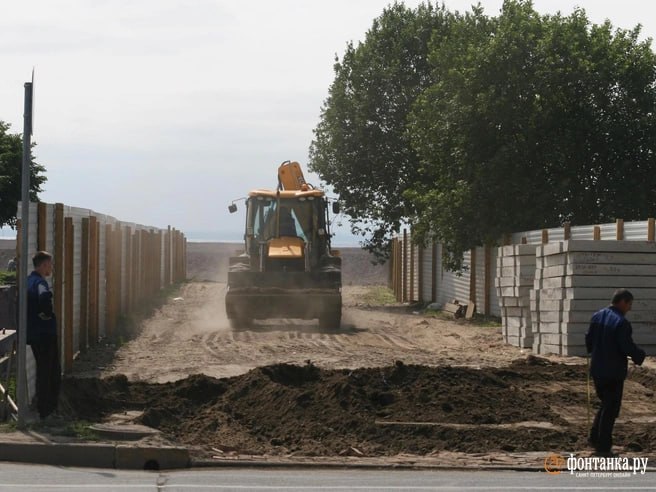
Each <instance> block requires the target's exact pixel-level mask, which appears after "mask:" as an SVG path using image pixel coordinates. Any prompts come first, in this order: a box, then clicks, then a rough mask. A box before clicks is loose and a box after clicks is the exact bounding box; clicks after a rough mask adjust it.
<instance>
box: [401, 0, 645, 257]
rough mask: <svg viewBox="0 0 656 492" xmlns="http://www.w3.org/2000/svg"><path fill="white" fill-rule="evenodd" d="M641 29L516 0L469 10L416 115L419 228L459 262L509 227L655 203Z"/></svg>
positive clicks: (632, 213) (612, 213) (437, 62)
mask: <svg viewBox="0 0 656 492" xmlns="http://www.w3.org/2000/svg"><path fill="white" fill-rule="evenodd" d="M639 34H640V29H639V27H638V28H635V29H633V30H630V31H626V30H613V27H612V25H611V24H610V23H609V22H606V23H604V24H603V25H592V24H591V23H590V22H589V20H588V19H587V17H586V15H585V12H584V11H582V10H575V11H574V12H573V13H572V14H571V15H569V16H567V17H563V16H561V15H560V14H559V15H554V16H549V15H540V14H538V13H537V12H536V11H535V10H534V9H533V6H532V3H531V2H529V1H518V0H507V1H506V2H504V5H503V9H502V12H501V14H500V16H499V17H497V18H494V19H489V18H486V17H485V16H484V15H483V14H482V12H481V11H480V10H477V9H475V10H474V11H473V13H472V14H470V15H467V16H465V17H463V18H461V19H460V21H459V24H458V25H457V26H455V27H454V28H453V29H452V30H451V32H449V33H448V34H447V36H445V37H442V38H440V39H439V43H437V44H435V45H434V46H433V47H432V50H431V53H430V56H429V59H430V62H431V65H432V66H433V71H432V74H431V78H432V82H433V83H432V84H431V86H430V87H429V88H427V89H426V90H425V91H424V92H423V93H422V94H421V95H420V96H419V97H418V98H417V101H416V103H415V106H414V109H413V112H412V115H411V117H410V123H409V126H408V132H409V134H410V135H411V139H412V145H413V148H414V150H415V151H416V154H417V156H418V158H419V162H420V165H419V171H418V179H416V180H415V181H414V183H412V185H411V186H408V187H407V189H406V191H405V198H406V200H407V201H408V202H409V203H410V204H411V207H408V210H410V211H411V212H412V214H411V217H410V219H411V220H412V222H413V223H414V224H416V227H415V231H416V233H417V236H418V238H419V239H425V238H427V237H436V238H438V239H439V240H440V241H442V242H443V244H444V246H445V250H446V251H447V253H448V259H449V260H450V261H449V264H450V266H451V267H452V268H454V269H457V268H459V267H460V265H461V258H462V253H463V252H464V251H467V250H468V249H470V248H472V247H474V246H477V245H480V244H482V243H488V244H493V243H494V242H496V241H497V240H498V239H499V238H500V237H501V236H502V234H503V233H505V232H512V231H519V230H526V229H535V228H540V227H549V226H551V227H553V226H557V225H559V224H561V223H562V222H564V221H572V222H574V223H578V224H585V223H596V222H600V221H608V220H613V219H614V218H615V217H626V218H640V217H647V216H648V215H651V214H653V210H654V207H655V206H656V193H655V191H656V173H654V172H653V170H654V168H655V167H654V165H655V164H656V162H655V154H654V153H655V151H656V119H655V118H656V70H655V67H656V56H655V55H654V52H653V51H652V49H651V42H650V41H649V40H647V41H640V40H639ZM468 40H469V41H468Z"/></svg>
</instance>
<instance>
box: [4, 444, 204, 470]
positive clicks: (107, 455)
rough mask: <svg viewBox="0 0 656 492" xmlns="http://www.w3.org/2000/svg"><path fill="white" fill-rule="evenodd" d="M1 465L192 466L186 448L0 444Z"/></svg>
mask: <svg viewBox="0 0 656 492" xmlns="http://www.w3.org/2000/svg"><path fill="white" fill-rule="evenodd" d="M0 461H12V462H18V463H38V464H42V465H54V466H76V467H92V468H117V469H128V470H144V469H146V470H173V469H180V468H189V467H190V465H191V458H190V455H189V450H188V449H186V448H179V447H173V446H170V447H169V446H167V447H140V446H127V445H121V444H96V443H93V444H81V443H12V442H0Z"/></svg>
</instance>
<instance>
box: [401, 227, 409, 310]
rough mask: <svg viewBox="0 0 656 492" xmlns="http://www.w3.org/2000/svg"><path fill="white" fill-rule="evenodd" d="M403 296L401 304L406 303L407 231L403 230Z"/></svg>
mask: <svg viewBox="0 0 656 492" xmlns="http://www.w3.org/2000/svg"><path fill="white" fill-rule="evenodd" d="M402 275H403V294H402V296H401V302H407V301H408V231H407V230H406V229H403V272H402Z"/></svg>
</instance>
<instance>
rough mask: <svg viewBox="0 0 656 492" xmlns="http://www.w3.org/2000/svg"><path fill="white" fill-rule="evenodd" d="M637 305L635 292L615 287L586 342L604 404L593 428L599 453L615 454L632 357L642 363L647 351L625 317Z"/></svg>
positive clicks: (594, 441)
mask: <svg viewBox="0 0 656 492" xmlns="http://www.w3.org/2000/svg"><path fill="white" fill-rule="evenodd" d="M632 305H633V294H631V292H629V291H628V290H626V289H619V290H617V291H615V294H614V295H613V299H612V301H611V305H610V306H608V307H606V308H604V309H602V310H601V311H598V312H596V313H595V314H594V316H592V320H591V321H590V327H589V329H588V332H587V333H586V335H585V345H586V348H587V350H588V353H589V354H591V355H592V360H591V362H590V376H592V379H593V380H594V385H595V390H596V392H597V396H598V397H599V399H600V400H601V407H600V408H599V411H598V412H597V414H596V415H595V419H594V422H593V424H592V429H591V430H590V443H591V444H592V445H593V446H594V447H595V450H596V452H597V454H599V455H602V456H610V455H612V454H613V453H612V444H613V440H612V434H613V426H614V425H615V419H616V418H617V416H618V415H619V412H620V406H621V404H622V392H623V391H624V380H625V379H626V374H627V368H628V361H627V357H631V359H632V360H633V362H634V363H635V364H637V365H641V364H642V362H643V361H644V360H645V351H644V350H642V349H641V348H640V347H638V346H637V345H636V344H635V343H633V338H632V336H631V335H632V332H633V329H632V328H631V323H629V321H628V320H627V319H626V318H625V315H626V313H628V312H629V311H630V310H631V307H632Z"/></svg>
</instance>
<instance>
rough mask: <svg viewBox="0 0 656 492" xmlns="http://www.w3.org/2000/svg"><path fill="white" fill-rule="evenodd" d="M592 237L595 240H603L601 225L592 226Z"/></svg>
mask: <svg viewBox="0 0 656 492" xmlns="http://www.w3.org/2000/svg"><path fill="white" fill-rule="evenodd" d="M592 239H594V240H595V241H599V240H601V227H599V226H594V227H593V228H592Z"/></svg>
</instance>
